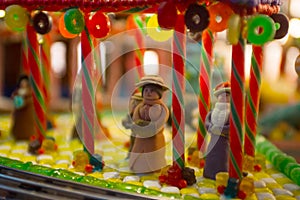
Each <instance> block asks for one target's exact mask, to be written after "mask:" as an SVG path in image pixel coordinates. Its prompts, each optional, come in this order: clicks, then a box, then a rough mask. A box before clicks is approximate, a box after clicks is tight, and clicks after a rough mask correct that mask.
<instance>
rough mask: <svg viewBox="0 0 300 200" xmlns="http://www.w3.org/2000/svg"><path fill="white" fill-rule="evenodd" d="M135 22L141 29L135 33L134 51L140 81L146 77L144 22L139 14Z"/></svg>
mask: <svg viewBox="0 0 300 200" xmlns="http://www.w3.org/2000/svg"><path fill="white" fill-rule="evenodd" d="M134 22H135V23H136V26H137V27H138V28H139V29H138V30H135V31H134V35H135V50H134V60H135V64H136V67H137V71H138V75H139V79H141V77H143V76H144V70H143V59H144V53H145V44H144V36H143V28H144V27H143V21H142V19H141V17H140V16H139V15H137V14H135V15H134Z"/></svg>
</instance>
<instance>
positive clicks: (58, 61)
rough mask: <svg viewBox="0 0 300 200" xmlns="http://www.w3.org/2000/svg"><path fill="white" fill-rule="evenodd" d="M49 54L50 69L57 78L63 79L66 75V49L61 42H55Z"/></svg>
mask: <svg viewBox="0 0 300 200" xmlns="http://www.w3.org/2000/svg"><path fill="white" fill-rule="evenodd" d="M50 52H51V67H52V70H53V72H54V74H55V75H56V76H58V77H63V76H64V75H65V73H66V68H67V66H66V65H67V63H66V60H67V59H66V53H67V47H66V44H65V43H63V42H55V43H54V44H53V45H52V46H51V49H50Z"/></svg>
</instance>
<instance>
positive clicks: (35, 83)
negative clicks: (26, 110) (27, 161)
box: [26, 24, 46, 142]
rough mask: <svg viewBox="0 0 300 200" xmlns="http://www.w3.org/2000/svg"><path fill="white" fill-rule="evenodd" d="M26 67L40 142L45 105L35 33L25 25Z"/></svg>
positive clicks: (43, 125) (43, 130)
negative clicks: (31, 89) (27, 67)
mask: <svg viewBox="0 0 300 200" xmlns="http://www.w3.org/2000/svg"><path fill="white" fill-rule="evenodd" d="M26 33H27V44H28V65H29V67H30V73H31V74H30V83H31V85H32V88H33V94H32V95H33V105H34V109H35V115H34V116H35V126H36V130H37V137H38V138H37V139H38V140H39V141H40V142H42V141H43V140H44V138H45V135H46V134H45V130H46V105H45V101H44V96H43V75H42V71H41V66H40V60H39V53H40V52H39V46H38V41H37V35H36V32H35V30H34V28H33V26H31V25H29V24H28V25H27V28H26Z"/></svg>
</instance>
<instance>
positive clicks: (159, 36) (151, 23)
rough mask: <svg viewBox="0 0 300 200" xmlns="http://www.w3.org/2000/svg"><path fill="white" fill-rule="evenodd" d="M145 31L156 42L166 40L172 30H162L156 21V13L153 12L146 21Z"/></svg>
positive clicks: (171, 33)
mask: <svg viewBox="0 0 300 200" xmlns="http://www.w3.org/2000/svg"><path fill="white" fill-rule="evenodd" d="M147 33H148V35H149V37H151V38H152V39H153V40H155V41H158V42H163V41H167V40H168V39H169V38H170V37H172V35H173V30H169V31H165V30H162V29H161V28H160V27H159V25H158V21H157V15H156V14H154V15H152V16H151V17H150V19H149V20H148V22H147Z"/></svg>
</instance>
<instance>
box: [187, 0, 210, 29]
mask: <svg viewBox="0 0 300 200" xmlns="http://www.w3.org/2000/svg"><path fill="white" fill-rule="evenodd" d="M184 20H185V24H186V27H187V28H188V29H189V30H190V32H193V33H196V32H200V31H203V30H204V29H206V28H207V26H208V24H209V12H208V11H207V9H206V8H205V7H203V6H200V5H198V4H191V5H189V7H188V9H187V11H186V12H185V15H184Z"/></svg>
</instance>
